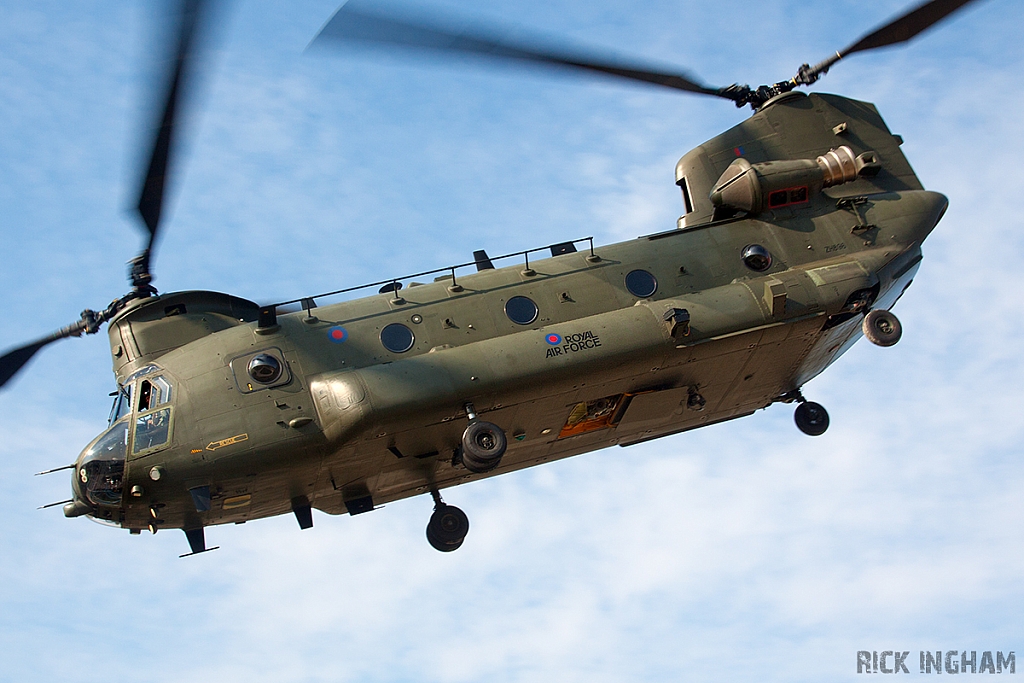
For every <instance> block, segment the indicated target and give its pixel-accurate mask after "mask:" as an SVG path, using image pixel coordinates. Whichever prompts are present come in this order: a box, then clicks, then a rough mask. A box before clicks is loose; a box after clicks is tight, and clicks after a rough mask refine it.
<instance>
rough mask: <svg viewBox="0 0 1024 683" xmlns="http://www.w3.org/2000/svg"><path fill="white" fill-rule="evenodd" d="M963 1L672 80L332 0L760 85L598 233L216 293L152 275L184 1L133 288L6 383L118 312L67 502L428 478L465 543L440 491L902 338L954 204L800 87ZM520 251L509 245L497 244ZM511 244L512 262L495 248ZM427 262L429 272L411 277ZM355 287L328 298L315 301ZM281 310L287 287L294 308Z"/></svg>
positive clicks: (397, 489) (200, 514) (255, 504)
mask: <svg viewBox="0 0 1024 683" xmlns="http://www.w3.org/2000/svg"><path fill="white" fill-rule="evenodd" d="M966 4H968V3H967V2H952V3H951V2H938V1H933V2H928V3H925V4H923V5H920V6H918V7H917V8H915V9H913V10H911V11H910V12H908V13H906V14H904V15H902V16H901V17H899V18H897V19H896V20H894V21H892V22H890V23H888V24H886V25H885V26H883V27H882V28H880V29H879V30H877V31H875V32H872V33H871V34H869V35H868V36H866V37H865V38H863V39H861V40H859V41H857V42H856V43H854V44H853V45H851V46H850V47H849V48H848V49H846V50H843V51H841V52H840V53H837V54H836V55H835V56H834V57H833V58H830V59H828V60H825V61H824V62H822V63H820V64H818V65H815V66H813V67H811V66H807V65H804V67H802V68H801V69H800V71H799V72H798V74H797V76H795V77H794V78H793V79H791V80H789V81H782V82H779V83H776V84H774V85H768V86H761V87H758V88H749V87H747V86H729V87H727V88H712V87H708V86H705V85H702V84H700V83H699V82H697V81H695V80H693V79H691V78H690V77H688V76H685V75H681V74H666V73H661V72H654V71H651V70H646V69H642V68H633V67H632V65H623V64H620V63H611V64H610V63H600V62H597V61H595V60H592V59H584V58H581V57H579V56H576V55H566V54H559V53H551V52H547V53H544V52H541V51H540V50H538V49H535V48H533V47H531V46H519V45H512V44H509V43H503V42H500V41H498V40H496V39H492V38H490V37H488V36H470V37H467V36H466V35H465V34H462V35H452V34H445V33H444V31H443V29H440V28H438V27H431V26H422V25H419V26H418V25H414V24H412V23H410V22H408V21H404V20H402V19H395V18H389V17H387V16H386V15H378V14H371V13H363V12H360V11H358V10H355V9H352V8H350V7H349V6H346V7H343V8H342V9H341V10H339V12H338V14H336V15H335V17H334V18H333V19H332V20H331V21H330V22H328V24H327V25H326V26H325V27H324V30H323V31H322V32H321V34H320V37H319V38H318V39H317V40H318V41H332V40H353V41H366V40H376V41H378V42H384V43H392V44H393V43H403V44H404V45H405V46H407V47H409V46H411V47H418V48H421V49H422V48H425V49H447V50H454V51H462V52H468V53H486V54H487V55H488V56H489V57H491V58H495V57H497V58H507V59H512V60H520V61H522V60H526V61H530V62H534V63H538V62H540V63H548V64H551V65H553V66H556V67H558V68H581V69H585V70H588V71H598V72H601V73H605V74H608V75H610V76H614V77H621V78H628V79H631V80H639V81H643V82H647V83H651V84H654V85H656V86H662V87H665V86H667V87H671V88H675V89H677V90H683V91H686V92H691V93H695V94H700V95H705V96H712V97H718V98H721V99H728V100H730V101H732V102H734V103H735V104H736V105H737V106H745V105H750V106H751V108H752V109H753V111H754V113H753V115H752V116H751V117H750V118H749V119H747V120H746V121H744V122H743V123H741V124H739V125H738V126H736V127H734V128H733V129H731V130H729V131H727V132H726V133H723V134H722V135H720V136H717V137H716V138H714V139H712V140H710V141H708V142H707V143H705V144H704V145H702V146H700V147H698V148H696V149H695V150H693V151H691V152H689V153H688V154H686V155H684V156H683V157H682V159H681V160H680V161H679V164H678V165H677V168H676V181H677V186H678V187H679V192H680V195H681V198H682V201H683V206H684V209H685V211H684V214H683V216H681V218H680V222H679V224H678V226H677V227H676V228H675V229H674V230H670V231H666V232H663V233H658V234H654V235H649V236H646V237H643V238H640V239H638V240H635V241H632V242H628V243H622V244H613V245H606V246H600V245H597V246H595V244H594V242H593V240H592V239H590V238H582V239H577V240H573V241H568V242H561V243H558V244H552V245H545V246H542V247H539V248H535V249H528V250H524V251H521V252H516V253H512V254H505V255H501V256H495V257H492V256H489V255H488V254H486V252H483V251H479V252H476V253H474V254H473V258H472V260H467V261H465V262H463V263H459V264H455V265H451V266H447V267H444V268H439V269H434V270H427V271H421V272H418V273H414V274H410V275H401V276H390V277H387V278H385V279H382V280H379V281H376V282H373V283H369V284H367V285H363V286H360V287H355V288H346V289H344V290H336V291H331V292H325V293H323V294H314V295H311V296H308V297H303V298H300V299H296V300H291V301H282V302H280V303H275V304H271V305H258V304H255V303H253V302H250V301H247V300H244V299H240V298H238V297H232V296H230V295H226V294H220V293H215V292H177V293H171V294H158V293H157V292H156V290H155V288H154V287H153V285H152V274H151V272H150V266H151V257H152V255H153V250H152V247H153V246H154V243H155V239H156V237H157V235H158V231H159V228H160V225H161V210H162V203H163V201H164V183H165V179H166V174H167V168H168V164H169V156H170V154H171V150H172V148H173V144H172V143H173V140H172V137H173V135H174V133H175V120H176V116H177V111H176V109H177V107H178V105H179V87H180V85H179V84H180V83H181V82H182V80H183V79H184V78H185V77H186V75H187V73H188V70H189V69H190V68H191V67H192V66H194V65H193V64H191V63H190V42H191V40H192V37H193V35H194V33H195V31H196V25H197V22H198V21H200V18H201V16H202V13H201V12H202V8H201V3H197V2H191V3H186V8H185V11H184V13H183V16H184V20H183V23H182V28H181V34H180V41H179V46H178V51H177V56H176V59H175V64H176V66H175V70H174V72H173V74H172V76H171V78H170V79H169V81H170V83H171V86H170V87H169V89H168V93H167V98H166V106H165V107H164V110H163V111H164V115H163V117H162V125H161V127H160V132H159V134H158V136H157V138H156V140H155V141H154V151H153V154H152V156H151V163H150V165H149V168H148V170H147V173H146V175H145V179H144V182H143V183H142V191H141V192H140V198H139V202H138V209H139V214H140V216H141V217H142V219H143V222H144V224H145V226H146V229H147V232H148V244H147V246H146V248H145V249H144V250H143V252H142V253H141V254H140V255H139V256H138V257H136V259H135V260H134V261H133V262H132V270H131V291H130V292H129V293H128V294H126V295H124V296H123V297H120V298H118V299H116V300H115V301H114V302H112V303H111V304H110V305H109V306H108V307H107V308H106V309H103V310H100V311H91V310H88V311H86V312H84V313H83V315H82V317H81V319H80V320H79V321H76V322H75V323H72V324H71V325H69V326H67V327H65V328H62V329H61V330H58V331H57V332H55V333H54V334H53V335H50V336H48V337H46V338H43V339H40V340H38V341H36V342H33V343H32V344H29V345H26V346H24V347H21V348H19V349H15V350H14V351H11V352H9V353H8V354H7V355H5V356H4V357H3V358H2V359H0V368H2V372H0V382H2V383H6V381H7V380H9V379H10V377H11V376H13V374H14V373H15V372H16V371H17V370H18V369H20V368H21V367H22V366H23V365H24V364H25V363H27V362H28V360H29V359H30V358H31V357H32V356H33V355H34V354H35V353H36V352H37V351H38V350H40V349H41V348H42V347H43V346H46V345H47V344H49V343H51V342H52V341H56V340H57V339H62V338H66V337H68V336H81V335H83V334H94V333H97V332H98V331H99V330H100V328H101V325H102V324H103V323H107V324H108V325H107V332H108V336H109V339H110V346H111V357H112V361H113V365H114V372H115V376H116V378H117V391H116V392H115V397H114V398H115V402H114V408H113V410H112V412H111V420H110V424H109V426H108V429H107V430H105V431H104V432H103V433H102V434H101V435H100V436H98V437H97V438H96V439H95V440H94V441H93V442H92V443H91V444H89V445H88V446H87V447H86V448H85V449H84V450H83V452H82V454H81V455H80V456H79V459H78V460H77V461H76V463H75V464H73V465H70V466H68V469H71V470H73V480H72V481H73V492H74V495H73V498H72V499H71V500H69V501H67V502H66V503H64V512H65V514H66V515H67V516H69V517H75V516H83V515H87V516H90V517H95V518H97V519H103V520H107V521H110V522H112V523H114V524H116V525H118V526H121V527H124V528H128V529H129V530H130V531H132V532H133V533H141V531H142V530H144V529H149V530H150V531H152V532H154V533H155V532H156V531H157V530H159V529H161V528H180V529H183V530H184V532H185V535H186V537H187V539H188V542H189V544H190V548H191V551H192V553H190V554H193V553H200V552H205V551H206V550H208V548H207V547H206V544H205V538H204V532H203V529H204V527H206V526H210V525H214V524H225V523H234V522H239V521H246V520H251V519H257V518H260V517H267V516H271V515H278V514H287V513H293V514H294V515H295V517H296V519H297V521H298V524H299V526H300V527H301V528H308V527H309V526H311V525H312V509H313V508H314V507H315V508H316V509H318V510H321V511H323V512H327V513H329V514H341V513H348V514H353V515H355V514H361V513H363V512H367V511H370V510H373V509H375V507H378V506H380V505H382V504H384V503H387V502H389V501H392V500H397V499H400V498H404V497H408V496H413V495H420V494H430V495H431V496H432V497H433V499H434V501H435V511H434V515H433V516H432V517H431V521H430V523H429V524H428V527H427V538H428V541H429V542H430V543H431V545H433V546H434V547H436V548H438V549H439V550H443V551H450V550H454V549H456V548H458V547H459V546H460V545H461V544H462V543H463V540H464V539H465V537H466V535H467V533H468V519H467V517H466V516H465V514H464V513H462V512H461V511H460V510H458V508H455V507H454V506H451V505H448V504H446V503H444V502H443V500H442V499H441V496H440V491H441V490H443V489H446V488H449V487H451V486H454V485H457V484H459V483H462V482H464V481H470V480H474V479H479V478H483V477H488V476H492V475H495V474H500V473H504V472H509V471H513V470H516V469H521V468H523V467H529V466H532V465H535V464H540V463H543V462H548V461H550V460H554V459H558V458H563V457H568V456H571V455H576V454H580V453H585V452H587V451H592V450H595V449H598V448H604V447H607V446H608V445H613V444H615V445H620V446H628V445H632V444H635V443H640V442H643V441H646V440H649V439H653V438H658V437H661V436H666V435H668V434H674V433H678V432H682V431H686V430H688V429H694V428H697V427H701V426H705V425H709V424H714V423H717V422H721V421H725V420H729V419H734V418H737V417H742V416H745V415H749V414H751V413H753V412H755V411H756V410H759V409H763V408H766V407H768V406H769V405H771V404H772V403H775V402H785V403H794V402H795V403H796V404H797V409H796V413H795V417H796V422H797V426H798V427H799V428H800V429H801V431H803V432H805V433H807V434H809V435H812V436H813V435H820V434H821V433H823V432H824V430H825V429H826V428H827V426H828V415H827V412H826V411H825V409H824V408H823V407H822V406H820V405H818V404H816V403H813V402H810V401H806V400H805V399H804V397H803V395H802V394H801V393H800V388H801V387H802V386H803V384H805V383H806V382H807V381H808V380H809V379H811V378H812V377H814V376H816V375H817V374H819V373H820V372H821V371H823V370H824V369H825V368H826V367H827V366H828V365H829V364H830V363H831V362H833V361H834V360H836V359H837V358H838V357H839V356H840V355H842V353H844V352H845V351H846V350H847V349H848V348H850V346H851V345H852V344H853V343H855V342H856V341H857V339H858V338H859V337H860V336H861V335H862V334H863V335H864V336H867V337H868V338H869V340H871V341H872V342H874V343H877V344H879V345H883V346H884V345H891V344H894V343H896V341H898V339H899V336H900V324H899V321H898V320H897V319H896V318H895V316H893V315H892V313H891V312H890V311H889V309H890V308H891V307H892V306H893V305H894V304H895V302H896V300H897V299H898V298H899V296H900V295H901V294H902V293H903V292H904V291H905V289H906V288H907V287H908V286H909V284H910V282H911V280H912V279H913V277H914V274H915V273H916V270H917V267H918V265H919V263H920V261H921V250H920V245H921V242H923V240H924V238H925V237H926V236H927V235H928V233H929V232H930V231H931V230H932V229H933V228H934V227H935V225H936V224H937V223H938V221H939V220H940V219H941V216H942V214H943V212H944V210H945V207H946V201H945V198H944V197H942V195H939V194H937V193H934V192H929V191H926V190H924V188H923V187H922V186H921V184H920V182H919V181H918V180H917V178H916V176H915V175H914V173H913V171H912V169H911V168H910V166H909V163H908V162H907V161H906V159H905V158H904V157H903V155H902V153H901V151H900V149H899V145H900V140H899V139H898V138H897V137H895V136H893V135H892V134H891V133H890V132H889V130H888V128H887V127H886V125H885V123H884V121H883V120H882V119H881V117H880V116H879V114H878V113H877V112H876V111H875V110H874V108H873V107H872V106H871V105H869V104H866V103H861V102H855V101H852V100H848V99H845V98H842V97H838V96H832V95H820V94H811V95H804V94H803V93H802V92H800V91H798V90H796V87H797V86H798V85H810V84H813V83H814V82H815V81H816V80H817V79H818V78H819V77H820V76H821V75H823V74H824V73H825V72H827V71H828V69H829V68H830V67H831V66H832V65H833V64H834V63H835V62H836V61H837V60H838V58H839V57H840V56H845V55H848V54H851V53H855V52H858V51H863V50H868V49H873V48H875V47H883V46H886V45H890V44H894V43H898V42H903V41H905V40H909V39H910V38H912V37H914V36H915V35H917V34H918V33H920V32H921V31H923V30H924V29H926V28H928V27H929V26H931V25H933V24H934V23H936V22H938V21H940V20H941V19H943V18H945V17H946V16H948V15H949V14H950V13H952V12H954V11H955V10H957V9H959V8H960V7H961V6H963V5H966ZM509 264H510V265H509ZM499 266H502V267H499ZM419 279H424V280H426V281H425V282H422V283H420V282H419ZM365 290H369V291H370V292H372V294H371V295H370V296H369V297H365V298H361V299H355V300H351V301H345V302H342V303H336V304H327V305H325V304H323V302H322V300H323V299H329V298H330V297H332V296H336V295H339V294H344V293H348V292H349V291H365ZM289 306H294V307H297V308H299V310H297V311H293V312H287V311H288V307H289Z"/></svg>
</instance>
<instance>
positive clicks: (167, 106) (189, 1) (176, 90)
mask: <svg viewBox="0 0 1024 683" xmlns="http://www.w3.org/2000/svg"><path fill="white" fill-rule="evenodd" d="M202 4H203V3H202V0H185V1H184V2H183V3H182V11H181V25H180V28H179V32H178V37H177V49H176V52H175V54H174V61H173V67H172V69H171V73H170V77H169V79H168V84H167V91H166V93H165V95H164V97H163V98H162V100H161V101H162V102H163V107H162V109H161V116H160V127H159V128H158V129H157V132H156V136H155V138H154V139H153V150H152V153H151V154H150V156H149V166H148V167H147V169H146V175H145V177H144V178H143V181H142V188H141V190H140V192H139V203H138V209H139V215H140V216H142V222H143V223H144V224H145V226H146V229H147V230H148V231H149V242H148V244H147V245H146V249H145V259H146V261H147V265H148V261H149V252H150V251H151V250H152V247H153V243H154V241H155V240H156V235H157V231H158V230H159V228H160V216H161V213H162V212H163V206H164V200H165V198H166V196H167V180H168V177H169V175H170V172H171V166H172V163H171V162H172V156H173V153H174V136H175V132H176V128H177V127H179V126H180V121H181V113H180V104H181V102H182V99H183V95H184V90H185V88H186V85H187V81H188V74H189V70H190V66H191V58H192V52H193V49H192V48H193V43H194V40H193V39H194V37H195V34H196V30H197V26H198V24H199V16H200V13H201V10H202Z"/></svg>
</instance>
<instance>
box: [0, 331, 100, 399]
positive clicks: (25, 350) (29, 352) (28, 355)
mask: <svg viewBox="0 0 1024 683" xmlns="http://www.w3.org/2000/svg"><path fill="white" fill-rule="evenodd" d="M87 328H88V325H87V323H86V322H85V321H84V320H79V321H77V322H74V323H71V324H70V325H68V326H67V327H62V328H60V329H59V330H57V331H56V332H54V333H53V334H51V335H49V336H47V337H43V338H42V339H40V340H38V341H34V342H32V343H31V344H26V345H25V346H22V347H19V348H17V349H13V350H12V351H8V352H7V353H5V354H4V355H3V356H2V357H0V387H3V386H4V385H5V384H7V381H8V380H9V379H11V377H14V375H15V374H17V372H18V370H21V368H22V367H24V365H25V364H26V363H28V362H29V361H30V360H31V359H32V356H34V355H36V351H38V350H39V349H41V348H43V347H44V346H46V345H47V344H49V343H51V342H55V341H57V340H58V339H64V338H66V337H80V336H81V335H82V333H83V332H85V331H86V330H87Z"/></svg>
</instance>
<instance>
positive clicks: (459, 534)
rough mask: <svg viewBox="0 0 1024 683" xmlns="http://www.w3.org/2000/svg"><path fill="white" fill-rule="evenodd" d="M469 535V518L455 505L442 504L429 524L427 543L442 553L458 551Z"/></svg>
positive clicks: (431, 516)
mask: <svg viewBox="0 0 1024 683" xmlns="http://www.w3.org/2000/svg"><path fill="white" fill-rule="evenodd" d="M468 533H469V517H467V516H466V513H465V512H463V511H462V510H460V509H459V508H457V507H455V506H454V505H446V504H445V503H440V504H438V505H437V506H436V507H435V508H434V514H432V515H430V521H429V522H427V542H428V543H430V545H431V546H432V547H433V548H435V549H436V550H440V551H441V552H442V553H450V552H451V551H453V550H458V549H459V546H461V545H462V542H463V541H464V540H466V534H468Z"/></svg>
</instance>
